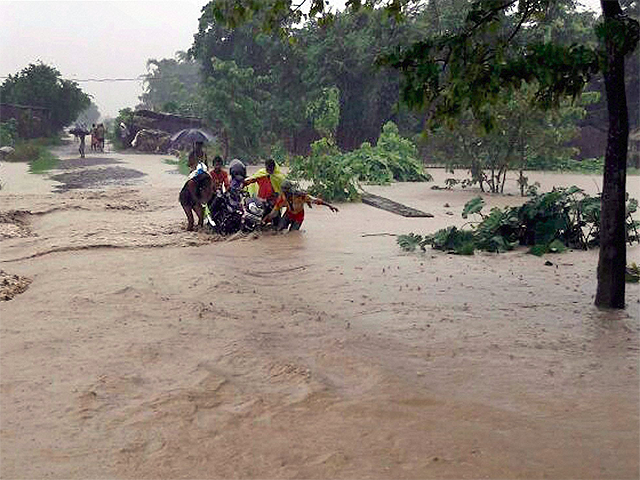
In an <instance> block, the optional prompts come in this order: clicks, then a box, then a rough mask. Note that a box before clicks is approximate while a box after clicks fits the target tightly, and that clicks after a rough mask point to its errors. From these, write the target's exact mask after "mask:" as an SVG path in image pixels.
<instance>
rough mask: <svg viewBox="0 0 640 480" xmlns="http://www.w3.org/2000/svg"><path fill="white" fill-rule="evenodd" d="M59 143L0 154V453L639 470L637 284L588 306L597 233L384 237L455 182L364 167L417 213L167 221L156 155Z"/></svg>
mask: <svg viewBox="0 0 640 480" xmlns="http://www.w3.org/2000/svg"><path fill="white" fill-rule="evenodd" d="M73 149H74V147H73V145H69V146H65V147H63V148H61V149H60V150H59V151H58V154H60V155H62V156H63V161H62V163H61V165H60V170H56V171H52V172H50V174H48V175H32V174H29V173H27V167H26V165H24V164H8V163H2V164H1V165H0V179H1V181H2V183H3V189H2V190H0V202H1V203H0V248H1V250H0V270H1V271H2V273H1V274H0V282H6V283H3V286H2V292H0V293H1V294H2V295H4V293H5V291H6V292H10V296H11V299H10V300H6V301H0V314H1V319H0V367H1V372H0V374H1V375H0V408H1V411H0V413H1V417H0V460H1V464H0V477H2V478H6V479H14V478H16V479H17V478H25V479H26V478H32V479H35V478H59V479H84V478H122V479H133V478H136V479H143V478H148V479H158V478H167V479H174V478H260V479H267V478H274V479H275V478H378V479H382V478H384V479H387V478H388V479H403V478H412V479H418V478H419V479H424V478H456V479H460V478H503V479H504V478H536V479H537V478H557V479H567V478H599V479H603V478H607V479H631V478H634V479H637V478H638V477H639V475H640V472H639V462H638V458H639V455H638V452H639V444H640V440H639V430H640V429H639V417H638V412H639V378H638V367H639V363H638V360H639V348H640V342H639V332H640V330H639V320H638V307H639V305H640V304H639V303H638V302H639V300H640V296H639V291H638V286H637V285H631V284H629V285H628V286H627V302H628V307H627V309H626V310H625V311H621V312H605V311H599V310H597V309H595V308H594V307H593V297H594V294H595V288H596V279H595V270H596V264H597V251H588V252H583V251H573V252H569V253H566V254H562V255H550V256H548V257H545V258H538V257H535V256H532V255H528V254H527V253H526V251H524V250H516V251H513V252H509V253H506V254H501V255H494V254H476V255H475V256H472V257H463V256H452V255H446V254H442V253H439V252H433V251H430V250H428V251H427V252H426V253H424V254H406V253H403V252H402V251H401V250H400V249H399V248H398V247H397V245H396V241H395V237H394V236H393V235H392V234H398V233H406V232H411V231H413V232H423V233H428V232H433V231H435V230H436V229H438V228H441V227H444V226H446V225H450V224H456V225H461V224H462V223H463V222H464V220H463V219H462V218H461V217H460V212H461V210H462V206H463V205H464V203H465V202H466V201H467V200H468V199H470V198H471V197H472V196H474V195H476V194H477V192H475V191H463V190H453V191H436V190H432V189H431V185H433V184H432V183H425V184H394V185H392V186H388V187H368V190H369V191H370V192H371V193H375V194H378V195H382V196H385V197H388V198H390V199H392V200H395V201H398V202H401V203H404V204H406V205H409V206H411V207H414V208H418V209H421V210H424V211H427V212H430V213H432V214H433V215H434V218H403V217H399V216H397V215H394V214H392V213H389V212H385V211H382V210H378V209H375V208H372V207H370V206H367V205H363V204H344V205H340V212H339V213H337V214H334V213H332V212H330V211H329V210H328V209H326V208H322V207H316V208H313V209H312V210H309V211H308V212H307V217H306V220H305V223H304V226H303V227H304V231H302V232H300V233H299V234H295V233H294V234H288V235H262V236H257V237H253V236H251V237H247V238H241V239H237V240H235V241H226V240H221V239H219V238H216V237H214V236H212V235H209V234H207V233H204V232H186V231H185V230H184V227H185V224H186V219H185V218H184V214H183V212H182V210H181V208H180V206H179V205H178V202H177V197H178V192H179V189H180V187H181V186H182V183H183V181H184V177H182V176H181V175H176V174H175V172H174V168H175V167H173V166H171V165H167V164H165V163H163V159H164V158H168V157H165V156H157V155H136V154H127V153H115V152H111V153H104V154H99V156H96V157H95V161H91V159H92V158H94V157H92V156H91V155H88V156H87V160H86V161H84V162H79V161H78V160H77V159H75V158H74V154H73ZM105 159H106V160H109V161H105ZM74 162H75V163H74ZM115 162H117V163H115ZM65 167H68V168H65ZM124 172H128V173H124ZM132 172H136V173H132ZM430 172H431V173H432V174H433V175H434V177H435V179H436V180H435V183H436V184H440V185H443V184H444V179H445V178H447V177H448V176H449V175H447V174H445V173H444V171H441V170H436V169H431V170H430ZM456 173H457V174H458V175H459V174H461V173H462V172H456ZM71 174H72V175H71ZM58 175H63V176H58ZM64 175H66V176H64ZM529 176H530V178H531V179H532V181H535V180H537V181H539V182H540V183H541V184H542V189H543V190H547V189H550V188H551V187H552V186H553V185H559V186H560V185H565V186H567V185H572V184H576V185H578V186H581V187H583V188H585V189H587V190H588V191H590V192H592V193H593V192H596V191H597V190H598V189H599V188H600V187H601V179H600V178H599V177H596V176H586V175H563V174H540V173H531V174H530V175H529ZM56 179H57V180H59V181H56ZM637 179H638V177H630V179H629V191H630V192H635V194H636V195H637V194H638V188H637V186H638V184H637ZM67 181H68V182H67ZM83 182H84V183H83ZM69 184H72V185H73V188H68V187H65V185H69ZM516 189H517V186H516V183H515V180H511V179H510V180H509V182H508V184H507V190H508V191H510V192H512V193H515V192H516ZM485 199H486V201H487V203H488V204H489V205H490V206H493V205H497V206H503V205H507V204H517V203H520V202H522V199H520V198H519V197H518V196H515V195H514V196H491V195H485ZM445 205H448V206H445ZM628 255H629V260H630V261H636V262H638V261H639V260H640V250H639V249H638V247H637V246H634V247H630V248H629V250H628ZM547 260H549V261H551V263H552V265H551V266H547V265H545V261H547ZM7 296H9V294H7ZM0 300H5V298H4V297H3V298H0Z"/></svg>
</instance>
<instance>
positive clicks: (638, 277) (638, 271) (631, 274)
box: [624, 262, 640, 283]
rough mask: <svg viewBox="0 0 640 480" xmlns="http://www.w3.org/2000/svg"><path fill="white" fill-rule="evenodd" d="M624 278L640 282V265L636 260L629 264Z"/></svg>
mask: <svg viewBox="0 0 640 480" xmlns="http://www.w3.org/2000/svg"><path fill="white" fill-rule="evenodd" d="M624 279H625V281H626V282H629V283H638V282H640V267H638V265H637V264H636V263H635V262H632V263H631V265H627V268H626V269H625V272H624Z"/></svg>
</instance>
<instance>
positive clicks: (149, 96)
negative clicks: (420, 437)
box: [140, 52, 202, 115]
mask: <svg viewBox="0 0 640 480" xmlns="http://www.w3.org/2000/svg"><path fill="white" fill-rule="evenodd" d="M147 70H148V71H149V73H148V74H147V75H145V79H144V93H143V94H142V95H141V96H140V102H141V105H142V106H143V107H144V108H148V109H150V110H154V111H164V112H173V113H179V114H189V115H193V114H196V113H197V93H198V89H199V88H200V82H201V76H202V74H201V70H202V68H201V65H200V64H199V63H198V62H196V61H194V60H192V59H190V58H189V57H188V55H187V54H186V53H185V52H178V53H177V54H176V57H175V58H172V59H161V60H156V59H150V60H148V61H147Z"/></svg>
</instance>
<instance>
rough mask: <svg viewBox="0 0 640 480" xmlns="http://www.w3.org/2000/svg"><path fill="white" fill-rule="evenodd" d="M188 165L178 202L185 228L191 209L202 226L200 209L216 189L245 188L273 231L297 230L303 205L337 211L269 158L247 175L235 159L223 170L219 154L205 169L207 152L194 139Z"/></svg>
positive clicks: (190, 225) (191, 225)
mask: <svg viewBox="0 0 640 480" xmlns="http://www.w3.org/2000/svg"><path fill="white" fill-rule="evenodd" d="M188 165H189V169H190V171H191V172H190V174H189V178H188V180H187V182H186V183H185V185H184V187H183V188H182V191H181V192H180V204H181V205H182V207H183V209H184V211H185V214H186V216H187V221H188V225H187V230H193V228H194V218H193V213H192V212H193V211H195V212H196V215H197V216H198V225H199V226H202V225H203V222H204V217H205V213H204V212H205V210H204V208H205V206H206V205H207V204H208V203H209V201H210V199H211V198H212V196H213V195H215V194H216V192H218V191H222V192H231V193H233V192H239V191H241V190H243V189H246V190H247V191H248V192H249V193H250V194H251V195H253V196H255V197H257V198H258V199H259V200H260V201H261V202H262V204H263V205H264V206H265V213H264V216H263V218H262V222H263V223H264V224H266V225H271V226H272V227H273V228H274V229H275V230H290V231H291V230H299V229H300V227H301V226H302V222H303V221H304V207H305V205H308V206H309V207H311V205H312V204H315V205H324V206H326V207H328V208H329V209H330V210H331V211H333V212H337V211H338V209H337V208H336V207H335V206H333V205H331V204H330V203H327V202H325V201H324V200H322V199H320V198H316V197H313V196H311V195H309V193H307V192H306V191H305V190H302V189H300V188H298V187H297V186H296V184H295V183H294V182H292V181H290V180H288V179H287V178H286V177H285V175H284V174H283V173H282V171H281V170H280V168H279V167H278V165H277V164H276V162H275V161H274V160H273V159H271V158H268V159H267V160H266V161H265V163H264V168H261V169H259V170H258V171H257V172H256V173H254V174H253V175H251V176H250V177H247V176H246V167H245V166H244V164H243V163H242V162H241V161H240V160H237V159H236V160H233V161H232V162H231V163H230V165H229V171H228V172H227V171H226V170H225V169H224V168H223V161H222V158H221V157H220V156H216V157H215V158H214V159H213V168H212V169H211V170H208V168H209V162H208V158H207V154H206V152H205V151H204V150H203V144H202V143H201V142H198V143H196V144H195V148H194V149H193V150H192V151H191V153H190V154H189V158H188Z"/></svg>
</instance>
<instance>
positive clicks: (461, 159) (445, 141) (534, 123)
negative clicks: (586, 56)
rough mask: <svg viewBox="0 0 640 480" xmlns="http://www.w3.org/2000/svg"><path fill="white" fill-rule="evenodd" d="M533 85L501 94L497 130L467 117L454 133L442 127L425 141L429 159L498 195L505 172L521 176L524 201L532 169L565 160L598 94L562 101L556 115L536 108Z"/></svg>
mask: <svg viewBox="0 0 640 480" xmlns="http://www.w3.org/2000/svg"><path fill="white" fill-rule="evenodd" d="M535 91H536V87H535V85H529V84H524V85H523V86H522V88H521V89H520V90H516V91H511V92H505V94H504V95H503V96H501V97H500V98H499V100H498V101H497V102H496V103H495V104H493V105H491V106H490V107H489V108H490V109H491V116H492V117H493V118H494V119H495V127H494V128H492V129H491V130H488V131H487V130H485V129H484V128H483V126H482V125H481V123H480V122H479V121H478V120H477V119H475V118H474V116H473V115H472V113H471V112H470V111H466V112H465V113H463V114H461V115H460V117H459V118H458V119H457V122H456V127H455V128H453V129H451V128H448V127H446V126H444V127H441V128H439V129H437V130H436V131H434V132H433V133H432V134H431V135H429V136H428V137H427V141H428V143H427V145H428V146H429V147H430V148H429V152H430V154H431V155H432V158H434V159H435V160H437V161H438V162H440V163H444V164H446V165H448V166H449V168H451V169H453V168H461V167H462V168H467V169H468V170H469V172H470V174H471V179H470V180H469V181H467V182H466V183H467V184H478V186H479V187H480V189H481V190H482V191H483V192H484V191H490V192H493V193H502V192H503V191H504V185H505V181H506V177H507V172H508V171H509V170H513V169H517V170H518V171H519V174H520V176H519V179H518V183H519V185H520V193H521V194H522V195H523V196H524V194H525V192H526V189H527V186H528V179H527V177H526V176H525V175H524V171H525V170H527V168H528V167H529V164H530V163H533V162H534V161H536V160H537V159H539V158H553V159H554V160H556V161H560V160H564V161H566V160H568V159H570V158H571V157H572V156H573V155H574V154H575V153H576V152H575V149H574V148H569V147H566V146H565V145H566V143H567V142H568V141H570V140H571V139H572V138H573V137H574V136H575V135H576V134H577V133H578V127H577V122H578V120H579V119H581V118H583V117H584V115H585V113H586V111H585V108H584V106H583V105H584V104H587V103H591V102H593V101H595V100H596V99H597V93H592V94H583V95H582V97H583V99H582V100H580V101H575V102H573V101H570V100H563V101H561V103H560V105H559V106H558V108H557V109H553V110H543V109H540V108H535V106H532V105H531V103H532V102H533V101H534V95H535Z"/></svg>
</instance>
